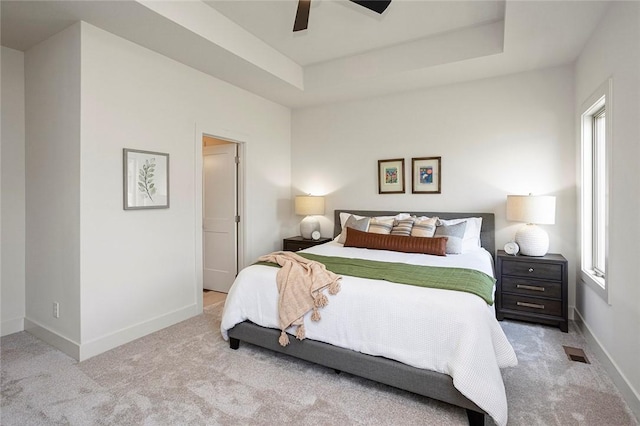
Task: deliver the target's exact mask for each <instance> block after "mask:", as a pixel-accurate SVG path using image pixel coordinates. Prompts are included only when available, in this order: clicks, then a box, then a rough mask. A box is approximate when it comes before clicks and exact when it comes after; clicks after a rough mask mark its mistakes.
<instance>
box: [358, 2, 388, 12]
mask: <svg viewBox="0 0 640 426" xmlns="http://www.w3.org/2000/svg"><path fill="white" fill-rule="evenodd" d="M351 1H352V2H354V3H356V4H359V5H360V6H364V7H366V8H367V9H369V10H373V11H374V12H378V13H380V14H382V12H384V11H385V10H387V7H389V5H390V4H391V0H351Z"/></svg>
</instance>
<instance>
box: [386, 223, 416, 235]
mask: <svg viewBox="0 0 640 426" xmlns="http://www.w3.org/2000/svg"><path fill="white" fill-rule="evenodd" d="M412 228H413V219H412V218H409V219H402V220H398V219H396V220H394V221H393V228H391V235H403V236H405V237H408V236H409V235H411V229H412Z"/></svg>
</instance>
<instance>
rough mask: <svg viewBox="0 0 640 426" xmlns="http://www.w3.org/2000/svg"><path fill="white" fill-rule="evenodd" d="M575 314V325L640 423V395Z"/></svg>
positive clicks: (576, 311)
mask: <svg viewBox="0 0 640 426" xmlns="http://www.w3.org/2000/svg"><path fill="white" fill-rule="evenodd" d="M574 312H575V323H576V325H577V326H578V328H580V330H581V331H582V334H583V335H584V337H585V340H586V341H587V343H588V344H589V347H590V348H591V349H593V351H594V352H595V354H596V357H598V361H600V363H601V364H602V366H603V367H604V369H605V370H606V371H607V373H608V374H609V376H610V377H611V379H612V380H613V383H615V385H616V387H617V388H618V390H619V391H620V393H621V394H622V397H623V398H624V400H625V401H626V402H627V405H629V408H630V409H631V411H632V412H633V414H634V415H635V416H636V419H638V420H639V421H640V394H639V393H638V392H637V391H636V390H635V389H634V388H633V386H632V385H631V384H630V383H629V380H628V379H627V377H626V376H625V375H624V374H623V373H622V372H621V371H620V369H619V368H618V365H617V364H616V362H615V361H614V360H613V359H612V358H611V356H610V355H609V352H607V350H606V349H605V348H604V347H603V346H602V344H600V341H599V340H598V338H597V337H596V336H595V335H594V334H593V333H592V332H591V329H590V328H589V326H588V325H587V323H586V322H585V321H584V318H583V317H582V315H580V311H578V310H577V309H574Z"/></svg>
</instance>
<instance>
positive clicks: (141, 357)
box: [0, 302, 638, 426]
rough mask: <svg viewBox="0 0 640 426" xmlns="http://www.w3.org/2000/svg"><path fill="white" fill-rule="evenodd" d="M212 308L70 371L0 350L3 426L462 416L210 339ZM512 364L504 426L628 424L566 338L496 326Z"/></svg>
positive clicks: (35, 346) (61, 364)
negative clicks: (571, 356)
mask: <svg viewBox="0 0 640 426" xmlns="http://www.w3.org/2000/svg"><path fill="white" fill-rule="evenodd" d="M222 303H223V302H218V303H216V304H214V305H211V306H209V307H207V308H206V310H205V313H204V314H203V315H200V316H197V317H195V318H192V319H189V320H187V321H184V322H182V323H180V324H177V325H175V326H173V327H169V328H167V329H165V330H162V331H159V332H157V333H154V334H152V335H150V336H147V337H144V338H142V339H139V340H137V341H135V342H131V343H129V344H127V345H124V346H121V347H119V348H116V349H114V350H112V351H109V352H107V353H104V354H102V355H99V356H97V357H94V358H92V359H89V360H87V361H84V362H82V363H77V362H76V361H74V360H73V359H71V358H69V357H67V356H66V355H64V354H63V353H61V352H60V351H58V350H55V349H54V348H52V347H50V346H48V345H47V344H45V343H43V342H41V341H40V340H38V339H36V338H34V337H32V336H31V335H29V334H27V333H24V332H22V333H16V334H13V335H11V336H7V337H3V338H2V341H1V345H2V348H1V364H2V365H1V369H2V404H1V412H0V413H1V414H0V416H1V417H0V424H2V425H6V426H9V425H52V424H71V425H102V424H104V425H107V424H108V425H132V424H134V425H138V424H139V425H142V424H144V425H185V424H190V425H191V424H193V425H279V424H295V425H304V424H313V425H351V424H355V425H357V424H362V425H464V424H466V415H465V412H464V410H462V409H459V408H456V407H453V406H450V405H447V404H444V403H439V402H436V401H432V400H429V399H427V398H423V397H420V396H417V395H413V394H410V393H407V392H404V391H400V390H397V389H393V388H390V387H387V386H383V385H378V384H376V383H373V382H370V381H367V380H364V379H360V378H357V377H354V376H351V375H349V374H344V373H343V374H340V375H337V374H335V373H334V372H333V370H330V369H326V368H323V367H319V366H316V365H312V364H309V363H306V362H303V361H299V360H295V359H292V358H289V357H286V356H283V355H277V354H275V353H273V352H270V351H267V350H262V349H260V348H257V347H254V346H251V345H244V344H243V345H241V346H240V349H239V350H238V351H232V350H230V349H229V348H228V345H227V343H226V342H224V341H223V340H222V338H221V336H220V332H219V324H220V314H221V311H222ZM501 324H502V325H503V328H504V329H505V332H506V333H507V336H508V337H509V339H510V340H511V342H512V343H513V345H514V348H515V349H516V352H517V354H518V358H519V360H520V365H519V366H518V367H516V368H511V369H506V370H504V371H503V376H504V378H505V386H506V389H507V395H508V399H509V415H510V421H509V424H510V425H637V424H638V423H637V421H636V420H635V418H634V417H633V415H632V414H631V413H630V412H629V410H628V408H627V407H626V405H625V404H624V402H623V400H622V399H621V397H620V395H619V393H618V392H617V390H616V389H615V387H614V386H613V384H612V383H611V380H610V379H609V377H608V376H607V375H606V374H605V373H604V370H603V369H602V367H601V366H600V365H599V364H598V363H597V360H596V359H595V357H594V355H593V354H592V353H590V352H589V351H588V350H587V356H588V357H589V359H590V360H591V361H592V364H582V363H577V362H573V361H569V360H568V359H567V358H566V356H565V354H564V352H563V349H562V345H563V344H565V345H571V346H580V347H584V346H585V344H584V340H583V338H582V337H581V335H580V334H579V332H578V331H577V330H576V328H575V327H573V324H572V327H571V328H570V333H569V334H565V333H561V332H560V331H559V330H557V329H554V328H550V327H542V326H535V325H527V324H524V323H516V322H507V321H505V322H502V323H501Z"/></svg>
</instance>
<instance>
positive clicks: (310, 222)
mask: <svg viewBox="0 0 640 426" xmlns="http://www.w3.org/2000/svg"><path fill="white" fill-rule="evenodd" d="M313 231H320V222H318V219H316V218H315V217H313V216H307V217H305V218H304V219H302V222H300V235H301V236H302V238H304V239H305V240H310V239H311V233H312V232H313Z"/></svg>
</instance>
